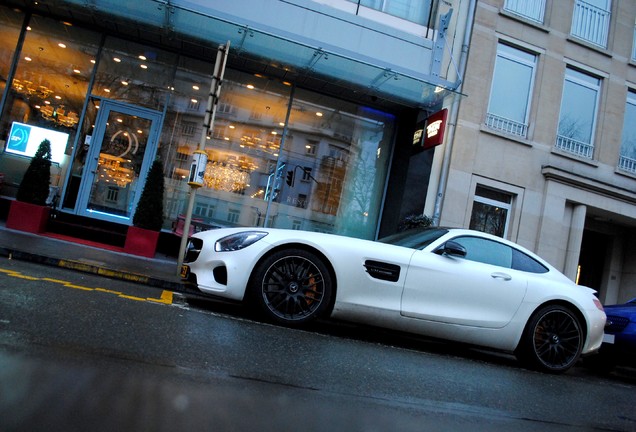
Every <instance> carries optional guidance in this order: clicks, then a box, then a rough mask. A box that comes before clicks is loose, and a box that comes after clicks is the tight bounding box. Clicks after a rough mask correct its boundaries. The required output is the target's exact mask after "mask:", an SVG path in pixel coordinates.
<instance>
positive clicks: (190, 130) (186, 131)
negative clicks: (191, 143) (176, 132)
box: [181, 121, 197, 137]
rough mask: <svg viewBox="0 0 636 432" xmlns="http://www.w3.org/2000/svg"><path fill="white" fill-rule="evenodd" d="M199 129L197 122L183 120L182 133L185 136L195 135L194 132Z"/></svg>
mask: <svg viewBox="0 0 636 432" xmlns="http://www.w3.org/2000/svg"><path fill="white" fill-rule="evenodd" d="M196 131H197V124H196V123H195V122H191V121H183V122H181V133H182V134H183V135H184V136H188V137H191V136H194V133H195V132H196Z"/></svg>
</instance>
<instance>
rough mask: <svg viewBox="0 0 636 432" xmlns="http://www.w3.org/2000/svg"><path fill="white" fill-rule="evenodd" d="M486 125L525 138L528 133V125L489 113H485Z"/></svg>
mask: <svg viewBox="0 0 636 432" xmlns="http://www.w3.org/2000/svg"><path fill="white" fill-rule="evenodd" d="M486 126H488V127H489V128H490V129H495V130H498V131H502V132H504V133H507V134H508V135H514V136H519V137H523V138H525V137H526V136H527V133H528V125H526V124H524V123H519V122H517V121H514V120H510V119H507V118H504V117H499V116H497V115H494V114H490V113H488V114H486Z"/></svg>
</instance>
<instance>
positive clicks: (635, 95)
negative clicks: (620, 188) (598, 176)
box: [618, 88, 636, 174]
mask: <svg viewBox="0 0 636 432" xmlns="http://www.w3.org/2000/svg"><path fill="white" fill-rule="evenodd" d="M627 105H632V106H633V107H634V110H636V89H631V88H628V89H627V96H626V98H625V116H624V117H623V131H622V133H621V148H620V151H619V159H618V169H619V170H621V171H626V172H629V173H633V174H636V140H635V141H634V145H633V146H632V147H633V148H632V149H631V150H632V151H631V153H633V154H634V157H631V156H628V155H627V151H626V145H625V135H626V132H627V131H628V130H629V126H630V125H633V124H634V122H635V121H636V118H634V119H628V118H627ZM635 117H636V116H635Z"/></svg>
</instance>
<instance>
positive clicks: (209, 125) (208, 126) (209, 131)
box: [177, 41, 230, 275]
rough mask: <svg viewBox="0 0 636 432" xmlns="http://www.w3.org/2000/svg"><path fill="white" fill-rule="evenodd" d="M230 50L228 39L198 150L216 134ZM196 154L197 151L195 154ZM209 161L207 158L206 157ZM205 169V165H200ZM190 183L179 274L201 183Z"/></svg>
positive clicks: (219, 59) (220, 55)
mask: <svg viewBox="0 0 636 432" xmlns="http://www.w3.org/2000/svg"><path fill="white" fill-rule="evenodd" d="M229 51H230V41H227V43H226V44H225V45H220V46H219V49H218V54H217V56H216V62H215V64H214V74H213V75H212V84H211V85H210V94H209V96H208V105H207V109H206V110H205V118H204V122H203V129H202V131H201V139H200V140H199V145H198V147H197V151H199V152H201V151H203V150H204V149H205V144H206V141H207V138H208V136H213V135H214V130H213V128H214V116H215V115H216V107H217V104H218V102H219V96H220V94H221V85H222V84H223V75H224V74H225V65H226V64H227V56H228V54H229ZM194 156H196V152H195V154H194ZM206 162H207V159H206ZM200 169H205V167H200ZM189 185H190V197H189V199H188V208H187V210H186V217H185V221H184V222H183V234H182V235H181V244H180V246H179V256H178V257H177V275H180V274H181V266H182V265H183V258H184V256H185V251H186V246H187V244H188V237H189V234H190V224H191V222H192V210H193V209H194V202H195V198H196V193H197V189H198V188H199V187H200V186H201V185H197V184H194V183H192V182H190V183H189Z"/></svg>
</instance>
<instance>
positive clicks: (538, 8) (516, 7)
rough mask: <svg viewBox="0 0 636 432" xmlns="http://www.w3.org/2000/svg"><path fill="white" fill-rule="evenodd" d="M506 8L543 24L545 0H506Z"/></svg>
mask: <svg viewBox="0 0 636 432" xmlns="http://www.w3.org/2000/svg"><path fill="white" fill-rule="evenodd" d="M504 10H506V11H508V12H512V13H513V14H515V15H519V16H521V17H523V18H526V19H529V20H531V21H536V22H538V23H540V24H543V17H544V14H545V0H506V3H505V4H504Z"/></svg>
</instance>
